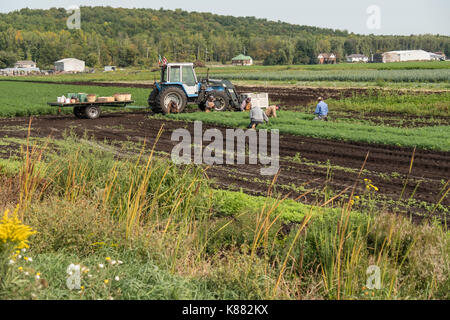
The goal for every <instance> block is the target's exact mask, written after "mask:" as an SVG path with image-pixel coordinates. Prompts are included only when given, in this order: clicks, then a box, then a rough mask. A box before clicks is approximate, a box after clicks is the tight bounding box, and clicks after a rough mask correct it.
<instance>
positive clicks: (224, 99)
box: [208, 91, 230, 111]
mask: <svg viewBox="0 0 450 320" xmlns="http://www.w3.org/2000/svg"><path fill="white" fill-rule="evenodd" d="M210 95H212V96H213V97H214V99H216V101H214V104H215V107H214V110H215V111H225V110H227V109H228V107H229V106H230V100H229V98H228V96H227V94H226V93H225V92H221V91H213V92H211V93H210V94H209V95H208V96H210Z"/></svg>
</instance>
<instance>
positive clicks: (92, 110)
mask: <svg viewBox="0 0 450 320" xmlns="http://www.w3.org/2000/svg"><path fill="white" fill-rule="evenodd" d="M100 113H101V111H100V107H97V106H89V107H86V109H85V115H86V117H87V118H88V119H97V118H98V117H100Z"/></svg>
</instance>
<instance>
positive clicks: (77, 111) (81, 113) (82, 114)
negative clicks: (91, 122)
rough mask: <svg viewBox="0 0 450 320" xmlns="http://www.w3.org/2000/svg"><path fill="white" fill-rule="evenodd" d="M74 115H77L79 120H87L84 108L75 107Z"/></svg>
mask: <svg viewBox="0 0 450 320" xmlns="http://www.w3.org/2000/svg"><path fill="white" fill-rule="evenodd" d="M73 114H74V115H75V117H77V118H79V119H83V118H86V111H85V110H84V108H83V107H74V108H73Z"/></svg>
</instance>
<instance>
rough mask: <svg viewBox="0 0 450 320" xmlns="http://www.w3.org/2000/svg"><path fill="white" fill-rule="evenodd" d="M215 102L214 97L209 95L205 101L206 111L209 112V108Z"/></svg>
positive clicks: (211, 107)
mask: <svg viewBox="0 0 450 320" xmlns="http://www.w3.org/2000/svg"><path fill="white" fill-rule="evenodd" d="M215 106H216V105H215V103H214V97H213V96H209V97H208V100H207V101H206V106H205V107H206V110H205V111H206V112H211V110H212V109H213V108H214V107H215Z"/></svg>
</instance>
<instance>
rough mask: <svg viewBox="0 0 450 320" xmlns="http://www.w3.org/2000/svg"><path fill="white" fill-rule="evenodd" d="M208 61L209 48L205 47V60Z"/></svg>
mask: <svg viewBox="0 0 450 320" xmlns="http://www.w3.org/2000/svg"><path fill="white" fill-rule="evenodd" d="M207 61H208V48H206V49H205V62H207Z"/></svg>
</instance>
